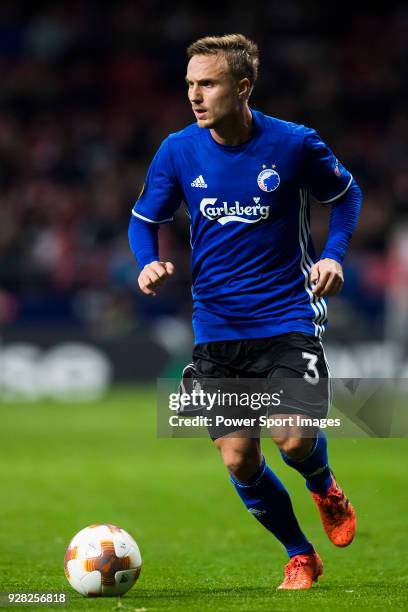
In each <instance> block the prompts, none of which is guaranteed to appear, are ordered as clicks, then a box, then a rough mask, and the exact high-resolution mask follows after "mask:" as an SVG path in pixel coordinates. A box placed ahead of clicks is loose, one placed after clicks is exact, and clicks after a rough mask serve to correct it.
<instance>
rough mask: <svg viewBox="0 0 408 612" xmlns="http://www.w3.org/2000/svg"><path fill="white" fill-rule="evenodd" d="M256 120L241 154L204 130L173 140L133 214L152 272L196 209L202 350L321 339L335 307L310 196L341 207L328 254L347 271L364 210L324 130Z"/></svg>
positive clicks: (135, 242) (196, 296) (196, 319)
mask: <svg viewBox="0 0 408 612" xmlns="http://www.w3.org/2000/svg"><path fill="white" fill-rule="evenodd" d="M251 112H252V116H253V122H254V128H253V132H252V137H251V139H250V140H249V141H248V142H246V143H244V144H242V145H238V146H224V145H220V144H218V143H217V142H215V140H214V139H213V138H212V136H211V132H210V130H208V129H201V128H199V127H198V125H197V124H193V125H190V126H188V127H187V128H185V129H184V130H182V131H181V132H177V133H175V134H171V135H170V136H169V137H168V138H166V139H165V140H164V141H163V143H162V145H161V147H160V149H159V150H158V152H157V153H156V155H155V157H154V159H153V161H152V163H151V165H150V168H149V171H148V173H147V177H146V182H145V185H144V188H143V190H142V193H141V195H140V197H139V199H138V200H137V202H136V204H135V206H134V208H133V210H132V215H133V219H134V220H132V222H131V224H130V228H129V239H130V244H131V248H132V250H133V252H134V254H135V256H136V259H137V261H138V264H139V266H140V267H141V268H143V267H144V266H145V265H146V264H148V263H150V262H151V261H154V260H158V259H159V253H158V240H157V227H158V225H159V224H160V223H167V222H170V221H171V220H172V217H173V214H174V212H175V210H176V209H177V208H178V207H179V205H180V204H181V202H182V201H184V202H185V203H186V205H187V209H188V213H189V216H190V221H191V246H192V274H193V303H194V304H193V305H194V308H193V327H194V332H195V338H196V342H197V343H200V342H210V341H217V340H230V339H244V338H262V337H270V336H274V335H278V334H282V333H286V332H290V331H301V332H305V333H308V334H312V335H315V336H318V337H321V335H322V333H323V331H324V329H325V323H326V319H327V303H326V300H325V299H323V298H316V297H315V296H313V294H312V284H311V281H310V269H311V266H312V265H313V263H314V262H315V261H316V260H317V259H316V254H315V250H314V247H313V243H312V239H311V236H310V225H309V193H311V194H312V195H313V196H314V197H315V198H316V199H317V200H318V201H320V202H321V203H323V204H331V205H332V210H331V218H330V228H329V236H328V240H327V244H326V247H325V249H324V252H323V253H322V256H321V257H322V258H323V257H330V258H332V259H336V260H337V261H339V262H341V261H342V260H343V257H344V254H345V251H346V248H347V245H348V241H349V239H350V236H351V234H352V232H353V230H354V227H355V224H356V222H357V217H358V212H359V209H360V205H361V192H360V190H359V188H358V186H357V184H356V182H355V181H354V180H353V177H352V176H351V174H350V173H349V172H348V171H347V170H346V169H345V168H344V166H343V165H342V164H341V163H340V162H339V161H338V160H337V159H336V157H335V156H334V154H333V152H332V151H331V150H330V149H329V148H328V147H327V145H326V144H325V143H324V142H323V141H322V140H321V138H320V137H319V135H318V134H317V133H316V132H315V131H314V130H312V129H310V128H307V127H305V126H302V125H297V124H295V123H290V122H286V121H281V120H279V119H276V118H274V117H269V116H267V115H264V114H262V113H260V112H258V111H251Z"/></svg>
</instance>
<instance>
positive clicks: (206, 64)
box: [186, 54, 239, 128]
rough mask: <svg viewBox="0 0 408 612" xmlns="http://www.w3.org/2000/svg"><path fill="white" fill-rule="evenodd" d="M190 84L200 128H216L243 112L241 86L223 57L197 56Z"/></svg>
mask: <svg viewBox="0 0 408 612" xmlns="http://www.w3.org/2000/svg"><path fill="white" fill-rule="evenodd" d="M186 81H187V86H188V99H189V100H190V102H191V106H192V107H193V112H194V114H195V116H196V119H197V123H198V125H199V127H206V128H216V127H217V126H219V125H220V124H222V122H223V120H225V119H226V118H228V117H230V116H231V115H232V114H234V113H236V112H237V110H238V109H239V96H238V91H239V84H238V83H237V81H236V79H234V78H233V77H232V75H231V72H230V69H229V66H228V64H227V61H226V59H225V57H224V56H223V55H220V54H218V55H194V56H193V57H192V58H191V60H190V61H189V63H188V67H187V76H186Z"/></svg>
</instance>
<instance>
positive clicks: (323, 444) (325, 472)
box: [281, 429, 332, 494]
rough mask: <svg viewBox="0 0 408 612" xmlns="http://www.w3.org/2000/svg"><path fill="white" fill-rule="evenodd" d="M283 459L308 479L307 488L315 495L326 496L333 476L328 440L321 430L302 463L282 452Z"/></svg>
mask: <svg viewBox="0 0 408 612" xmlns="http://www.w3.org/2000/svg"><path fill="white" fill-rule="evenodd" d="M281 455H282V459H283V460H284V462H285V463H287V465H290V467H292V468H294V469H295V470H297V471H298V472H299V473H300V474H302V476H303V478H306V486H307V488H308V489H309V491H312V492H313V493H320V494H324V493H326V492H327V490H328V489H329V487H330V485H331V482H332V475H331V472H330V467H329V458H328V455H327V440H326V436H325V435H324V433H323V432H322V431H321V430H320V429H319V431H318V432H317V436H316V439H315V440H314V442H313V446H312V450H311V451H310V453H309V455H307V457H305V458H304V459H302V460H301V461H294V460H293V459H290V457H288V456H287V455H285V453H283V452H282V451H281Z"/></svg>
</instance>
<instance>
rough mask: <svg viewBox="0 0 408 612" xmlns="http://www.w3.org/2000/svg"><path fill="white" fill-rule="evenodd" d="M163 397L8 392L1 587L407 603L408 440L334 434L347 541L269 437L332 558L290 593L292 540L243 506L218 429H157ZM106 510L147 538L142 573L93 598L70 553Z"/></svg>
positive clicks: (100, 604)
mask: <svg viewBox="0 0 408 612" xmlns="http://www.w3.org/2000/svg"><path fill="white" fill-rule="evenodd" d="M155 403H156V400H155V392H154V390H152V389H151V388H150V389H149V388H141V387H139V388H136V387H135V388H128V389H125V388H122V389H115V390H114V391H112V392H111V393H110V394H109V396H108V397H107V398H106V399H105V400H104V401H102V402H99V403H97V404H92V405H89V404H80V403H77V404H72V405H67V404H57V403H51V402H49V403H43V404H22V405H19V404H1V403H0V415H1V421H0V422H1V434H0V448H1V462H0V474H1V498H2V502H1V506H0V508H1V511H0V529H1V535H0V541H1V547H0V591H7V590H38V589H41V590H70V591H71V603H70V606H69V608H68V609H70V610H75V611H81V610H120V611H123V612H135V611H136V610H147V611H148V612H153V611H154V610H157V611H167V610H177V611H189V612H194V611H205V610H211V611H212V612H216V611H218V610H220V611H221V610H225V611H227V610H228V611H234V610H240V611H258V610H259V611H261V610H262V611H275V610H276V611H285V610H296V609H299V608H300V609H302V610H315V609H316V608H319V607H320V608H322V609H323V608H329V607H332V609H336V610H385V609H387V610H407V609H408V592H407V515H408V498H407V483H406V470H407V458H408V440H406V439H405V440H401V439H392V440H374V439H359V440H350V439H348V440H347V439H346V440H341V439H336V440H332V441H331V442H330V457H331V464H332V466H333V469H334V470H335V472H336V475H337V477H338V479H339V482H340V483H341V484H342V485H343V487H344V489H345V490H346V492H347V493H348V495H349V496H350V498H351V500H352V502H353V504H354V505H355V507H356V510H357V513H358V535H357V537H356V539H355V541H354V543H353V544H352V546H351V547H350V548H348V549H344V550H340V549H336V548H335V547H334V546H333V545H332V544H331V543H330V542H329V541H328V540H327V538H326V536H325V535H324V532H323V530H322V527H321V525H320V521H319V518H318V514H317V510H316V509H315V507H314V505H313V501H312V499H311V497H310V495H309V494H308V493H307V491H306V489H305V486H304V482H303V480H302V478H301V477H300V476H299V475H298V474H297V473H296V472H294V471H292V470H290V468H288V467H287V466H286V465H284V463H283V462H282V461H281V459H280V457H279V454H278V452H277V450H276V448H275V447H274V446H273V444H272V442H270V441H269V440H265V441H264V452H265V454H266V456H267V459H268V461H269V463H270V464H271V465H272V466H273V468H274V469H275V470H276V472H277V473H278V475H279V476H280V477H281V478H282V479H283V481H284V482H285V484H286V485H287V487H288V489H289V491H290V492H291V494H292V500H293V503H294V506H295V509H296V511H297V515H298V518H299V520H300V523H301V525H302V527H303V529H304V530H305V532H306V534H307V535H308V537H309V538H310V539H311V541H312V542H313V543H314V545H315V547H316V549H317V550H318V551H319V553H320V555H321V557H322V559H323V563H324V576H323V578H322V579H321V580H319V583H318V585H315V586H314V587H313V588H312V589H311V590H310V591H307V592H280V591H276V586H277V585H278V584H279V583H280V581H281V580H282V577H283V568H284V565H285V563H286V556H285V553H284V550H283V549H282V547H281V546H280V544H279V543H277V542H276V541H275V540H274V538H273V537H272V536H271V535H270V534H269V533H268V532H266V531H265V530H264V529H263V528H262V527H261V526H260V525H259V524H258V523H257V522H256V520H254V518H253V517H251V516H250V515H249V514H248V513H247V512H246V511H245V509H244V507H243V506H242V503H241V501H240V500H239V499H238V497H237V495H236V494H235V491H234V490H233V488H232V486H231V485H230V483H229V480H228V477H227V473H226V471H225V469H224V468H223V466H222V463H221V460H220V458H219V456H218V452H217V451H216V450H215V449H214V448H213V447H212V444H211V441H210V440H208V439H159V438H157V436H156V407H155ZM104 522H109V523H113V524H117V525H119V526H121V527H123V528H124V529H126V530H128V531H129V532H130V533H131V534H132V535H133V536H134V538H135V539H136V540H137V542H138V544H139V546H140V549H141V553H142V558H143V567H142V573H141V576H140V578H139V581H138V583H137V584H136V585H135V587H134V588H133V589H132V590H131V591H130V592H129V593H128V594H127V595H125V596H124V597H123V598H121V599H116V598H115V599H85V598H82V597H81V596H80V595H78V594H77V593H75V592H74V591H72V589H71V588H70V587H69V585H68V583H67V582H66V579H65V576H64V571H63V557H64V552H65V548H66V546H67V544H68V542H69V540H70V539H71V537H72V536H73V535H74V534H75V533H76V532H77V531H79V530H80V529H82V528H83V527H85V526H87V525H89V524H93V523H104ZM36 609H38V608H36ZM42 609H53V610H54V609H55V610H56V609H61V608H57V607H52V608H42Z"/></svg>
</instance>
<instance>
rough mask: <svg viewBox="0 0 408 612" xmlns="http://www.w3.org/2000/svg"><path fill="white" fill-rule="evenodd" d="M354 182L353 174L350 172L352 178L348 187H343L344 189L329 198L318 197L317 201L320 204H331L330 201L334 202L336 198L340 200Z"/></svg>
mask: <svg viewBox="0 0 408 612" xmlns="http://www.w3.org/2000/svg"><path fill="white" fill-rule="evenodd" d="M352 182H353V176H352V175H351V174H350V180H349V182H348V183H347V187H346V188H345V189H343V191H341V192H340V193H338V194H337V195H335V196H334V197H333V198H329V199H328V200H318V199H317V198H315V200H316V202H319V204H330V202H334V201H335V200H338V199H339V198H341V196H343V195H344V194H345V193H346V191H347V190H348V188H349V187H350V185H351V183H352ZM312 195H313V194H312ZM313 197H314V196H313Z"/></svg>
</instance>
